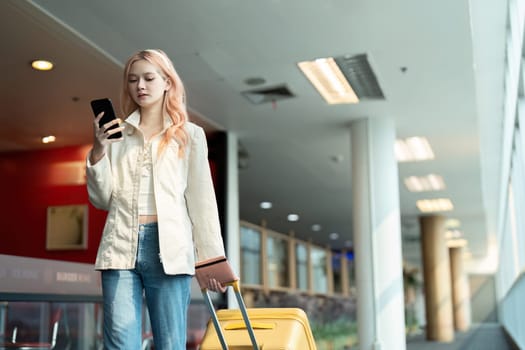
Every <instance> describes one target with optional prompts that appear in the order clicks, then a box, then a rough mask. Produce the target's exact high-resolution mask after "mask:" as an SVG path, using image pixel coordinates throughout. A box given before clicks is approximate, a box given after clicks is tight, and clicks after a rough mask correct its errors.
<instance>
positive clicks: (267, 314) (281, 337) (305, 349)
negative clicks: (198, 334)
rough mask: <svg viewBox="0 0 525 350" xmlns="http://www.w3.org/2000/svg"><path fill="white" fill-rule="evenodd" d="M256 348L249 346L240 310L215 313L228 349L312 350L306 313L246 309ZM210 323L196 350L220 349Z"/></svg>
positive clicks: (218, 339)
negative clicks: (198, 348) (198, 349)
mask: <svg viewBox="0 0 525 350" xmlns="http://www.w3.org/2000/svg"><path fill="white" fill-rule="evenodd" d="M247 314H248V318H249V320H250V323H251V327H252V329H253V331H254V334H255V339H256V341H257V345H258V347H253V344H252V342H251V339H250V335H249V332H248V331H247V330H248V329H247V327H246V324H245V322H244V320H243V316H242V314H241V310H219V311H217V318H218V322H219V324H220V328H221V332H222V333H223V336H224V339H225V343H226V344H227V349H229V350H241V349H242V350H251V349H262V350H316V345H315V341H314V337H313V335H312V331H311V329H310V325H309V322H308V318H307V316H306V313H305V312H304V311H303V310H301V309H297V308H255V309H248V310H247ZM224 349H225V348H223V347H222V346H221V343H220V337H219V335H218V334H217V331H216V330H215V326H214V325H213V321H211V320H210V322H209V323H208V328H207V329H206V333H205V335H204V338H203V340H202V343H201V346H200V350H224Z"/></svg>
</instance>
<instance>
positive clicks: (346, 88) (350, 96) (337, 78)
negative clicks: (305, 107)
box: [297, 57, 359, 104]
mask: <svg viewBox="0 0 525 350" xmlns="http://www.w3.org/2000/svg"><path fill="white" fill-rule="evenodd" d="M297 65H298V66H299V68H300V69H301V71H302V72H303V74H304V75H305V76H306V77H307V78H308V80H310V82H311V83H312V84H313V86H314V87H315V88H316V89H317V91H318V92H319V93H320V94H321V96H323V98H324V99H325V101H326V102H327V103H328V104H343V103H358V102H359V98H358V97H357V95H356V94H355V92H354V90H353V88H352V87H351V86H350V84H349V83H348V81H347V80H346V78H345V76H344V74H343V72H341V69H339V67H338V66H337V63H336V62H335V60H334V59H333V58H332V57H328V58H319V59H316V60H314V61H303V62H299V63H298V64H297Z"/></svg>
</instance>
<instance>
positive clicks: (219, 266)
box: [195, 256, 239, 289]
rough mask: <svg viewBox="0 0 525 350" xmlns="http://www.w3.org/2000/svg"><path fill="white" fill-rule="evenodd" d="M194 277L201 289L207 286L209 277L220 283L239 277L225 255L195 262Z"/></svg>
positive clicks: (235, 279)
mask: <svg viewBox="0 0 525 350" xmlns="http://www.w3.org/2000/svg"><path fill="white" fill-rule="evenodd" d="M195 277H196V278H197V282H199V286H200V287H201V289H204V288H207V286H208V280H209V279H210V278H214V279H216V280H217V281H218V282H220V283H221V284H226V283H230V282H233V281H237V280H238V279H239V277H237V275H236V274H235V272H234V271H233V269H232V267H231V265H230V263H229V261H228V259H227V258H226V257H225V256H217V257H215V258H211V259H207V260H203V261H199V262H198V263H197V264H195Z"/></svg>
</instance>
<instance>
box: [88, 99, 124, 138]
mask: <svg viewBox="0 0 525 350" xmlns="http://www.w3.org/2000/svg"><path fill="white" fill-rule="evenodd" d="M91 108H92V109H93V113H95V117H96V116H97V115H99V114H100V113H101V112H104V115H103V116H102V118H100V121H99V123H98V126H99V127H100V128H102V127H104V124H106V123H108V122H110V121H112V120H113V119H116V118H117V115H116V114H115V110H114V109H113V104H112V103H111V100H110V99H109V98H101V99H98V100H93V101H91ZM118 127H119V125H118V124H113V125H112V126H110V127H109V129H115V128H118ZM121 137H122V133H121V132H120V131H119V132H117V133H114V134H112V135H110V136H109V137H108V138H110V139H119V138H121Z"/></svg>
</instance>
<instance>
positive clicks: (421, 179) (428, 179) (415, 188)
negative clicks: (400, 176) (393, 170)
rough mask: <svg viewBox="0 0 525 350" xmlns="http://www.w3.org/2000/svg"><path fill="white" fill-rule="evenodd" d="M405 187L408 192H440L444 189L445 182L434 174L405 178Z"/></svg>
mask: <svg viewBox="0 0 525 350" xmlns="http://www.w3.org/2000/svg"><path fill="white" fill-rule="evenodd" d="M405 186H406V187H407V189H408V190H409V191H410V192H426V191H441V190H444V189H445V181H443V178H442V177H441V176H439V175H436V174H429V175H426V176H409V177H407V178H405Z"/></svg>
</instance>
